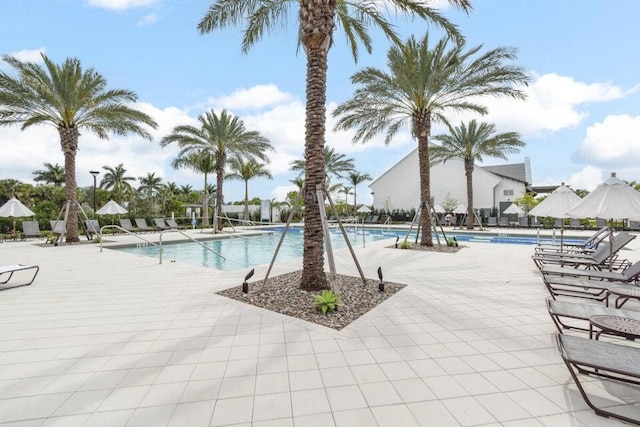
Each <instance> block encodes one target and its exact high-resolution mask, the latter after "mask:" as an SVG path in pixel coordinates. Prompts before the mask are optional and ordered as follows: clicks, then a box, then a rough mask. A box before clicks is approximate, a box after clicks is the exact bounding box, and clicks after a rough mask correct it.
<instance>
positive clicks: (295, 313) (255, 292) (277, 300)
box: [218, 271, 405, 330]
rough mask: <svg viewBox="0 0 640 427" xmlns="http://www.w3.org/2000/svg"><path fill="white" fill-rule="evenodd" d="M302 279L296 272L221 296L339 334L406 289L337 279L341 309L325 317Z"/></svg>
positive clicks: (358, 280)
mask: <svg viewBox="0 0 640 427" xmlns="http://www.w3.org/2000/svg"><path fill="white" fill-rule="evenodd" d="M301 277H302V274H301V272H300V271H296V272H293V273H287V274H283V275H281V276H276V277H273V278H269V280H268V281H267V283H266V285H264V286H263V285H262V281H259V282H253V283H250V284H249V293H247V294H244V293H242V286H236V287H233V288H230V289H225V290H224V291H220V292H218V294H219V295H222V296H225V297H227V298H233V299H235V300H238V301H242V302H245V303H247V304H252V305H255V306H258V307H261V308H264V309H267V310H271V311H275V312H277V313H281V314H285V315H287V316H291V317H296V318H298V319H302V320H306V321H308V322H313V323H316V324H318V325H322V326H327V327H329V328H333V329H338V330H340V329H342V328H344V327H345V326H347V325H349V324H350V323H351V322H353V321H355V320H356V319H358V318H359V317H360V316H362V315H363V314H365V313H367V312H368V311H369V310H372V309H374V308H375V307H377V306H378V304H380V303H382V302H383V301H385V300H387V299H388V298H390V297H392V296H393V295H394V294H395V293H396V292H398V291H400V290H401V289H402V288H404V287H405V285H402V284H399V283H390V282H385V283H384V292H380V291H379V290H378V281H377V280H373V279H367V280H366V282H367V285H366V286H365V285H364V284H363V283H362V279H360V277H352V276H344V275H337V279H338V280H337V288H338V290H337V292H336V293H337V294H339V295H340V300H339V303H340V304H341V305H340V306H339V307H338V310H336V311H334V312H332V313H327V314H326V315H324V314H322V312H321V311H320V310H319V309H318V308H317V307H316V306H314V305H313V298H314V296H315V295H319V294H320V292H307V291H303V290H301V289H300V287H299V286H300V281H301Z"/></svg>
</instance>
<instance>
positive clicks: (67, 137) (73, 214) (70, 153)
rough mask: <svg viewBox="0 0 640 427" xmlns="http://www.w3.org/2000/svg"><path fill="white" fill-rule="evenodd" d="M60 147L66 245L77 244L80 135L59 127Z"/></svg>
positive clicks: (74, 131) (76, 130)
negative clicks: (65, 202)
mask: <svg viewBox="0 0 640 427" xmlns="http://www.w3.org/2000/svg"><path fill="white" fill-rule="evenodd" d="M58 133H59V134H60V145H61V146H62V151H63V153H64V170H65V179H64V181H65V186H66V188H65V190H66V192H67V203H68V204H69V216H68V217H67V224H66V227H67V243H74V242H79V241H80V238H79V237H78V196H77V194H76V187H77V184H76V153H77V152H78V137H79V136H80V133H79V132H78V129H77V128H76V127H71V128H65V127H59V128H58Z"/></svg>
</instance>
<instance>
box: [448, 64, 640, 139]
mask: <svg viewBox="0 0 640 427" xmlns="http://www.w3.org/2000/svg"><path fill="white" fill-rule="evenodd" d="M637 89H638V87H637V86H636V87H634V88H632V89H630V90H627V91H625V90H623V89H622V88H620V87H618V86H615V85H612V84H611V83H584V82H579V81H575V80H574V79H573V78H571V77H567V76H560V75H558V74H544V75H542V76H540V77H538V78H537V79H535V80H534V81H533V82H532V83H531V84H530V85H529V86H528V87H525V88H523V91H524V92H525V93H526V94H527V99H526V100H525V101H521V100H516V99H511V98H494V97H491V98H487V99H484V100H481V101H480V102H481V103H482V104H483V105H485V106H486V107H487V108H488V110H489V114H488V115H486V116H484V117H481V118H479V120H482V121H486V122H490V123H495V124H496V126H497V127H498V129H499V131H501V132H507V131H516V132H519V133H520V134H521V135H522V136H523V137H525V138H527V137H539V136H541V135H544V134H547V133H553V132H557V131H559V130H562V129H566V128H571V127H576V126H578V125H579V124H580V123H582V122H583V121H584V120H585V119H586V118H587V117H588V115H589V114H588V112H587V111H586V109H585V108H584V107H585V106H586V105H587V104H590V103H596V102H608V101H613V100H616V99H620V98H624V97H626V96H628V95H630V94H631V93H634V92H635V91H636V90H637ZM473 117H476V118H477V115H472V114H461V115H456V114H451V115H450V120H451V121H452V123H453V124H458V123H459V122H460V121H467V120H469V119H471V118H473Z"/></svg>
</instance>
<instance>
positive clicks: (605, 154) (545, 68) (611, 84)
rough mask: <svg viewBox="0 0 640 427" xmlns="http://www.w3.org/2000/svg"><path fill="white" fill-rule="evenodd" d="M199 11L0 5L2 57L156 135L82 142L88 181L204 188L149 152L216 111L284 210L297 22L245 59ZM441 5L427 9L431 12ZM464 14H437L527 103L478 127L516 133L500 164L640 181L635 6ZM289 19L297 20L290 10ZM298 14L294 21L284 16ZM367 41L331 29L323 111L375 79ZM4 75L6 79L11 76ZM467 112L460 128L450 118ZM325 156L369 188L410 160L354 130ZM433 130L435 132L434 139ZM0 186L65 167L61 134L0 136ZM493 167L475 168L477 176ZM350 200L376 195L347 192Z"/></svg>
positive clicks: (419, 28)
mask: <svg viewBox="0 0 640 427" xmlns="http://www.w3.org/2000/svg"><path fill="white" fill-rule="evenodd" d="M210 3H211V2H210V1H209V0H28V1H10V0H4V1H2V2H1V3H0V4H1V6H2V11H3V25H2V26H0V54H3V55H4V54H9V55H14V56H18V57H20V58H21V59H23V60H33V61H36V60H39V52H41V51H44V52H46V54H47V55H48V56H49V57H51V58H52V59H53V60H54V61H56V62H61V61H63V60H64V59H65V58H67V57H77V58H79V59H80V60H81V62H82V64H83V66H84V67H93V68H95V69H96V70H97V71H98V72H99V73H101V74H102V75H103V76H105V77H106V78H107V81H108V83H109V87H110V88H126V89H130V90H133V91H135V92H136V93H137V94H138V96H139V102H140V105H139V108H141V109H143V110H144V111H146V112H147V113H149V114H151V115H152V116H153V117H154V118H155V119H156V121H158V123H159V124H160V127H159V128H158V129H157V130H156V131H154V132H153V135H154V138H155V141H154V142H148V141H143V140H140V139H139V138H137V137H133V136H130V137H124V138H123V137H112V138H111V139H110V140H109V141H103V140H99V139H97V138H96V137H95V136H93V135H91V134H88V133H87V134H84V135H82V136H81V140H80V150H79V152H78V157H77V179H78V184H79V185H81V186H88V185H91V184H92V182H93V181H92V177H91V176H90V174H89V170H93V169H98V170H101V167H102V166H103V165H109V166H116V165H117V164H119V163H123V165H124V167H125V168H126V169H127V170H128V171H129V173H130V175H132V176H135V177H139V176H143V175H145V174H146V173H147V172H155V173H156V174H157V175H159V176H161V177H162V178H163V179H164V180H165V181H175V182H176V183H177V184H179V185H183V184H191V185H193V187H194V188H196V189H201V188H202V177H201V176H199V175H197V174H194V173H192V172H189V171H184V170H178V171H176V170H174V169H172V168H171V167H170V162H171V160H172V159H173V158H174V157H175V154H176V152H177V150H176V149H175V148H164V149H162V148H160V147H159V145H158V143H157V141H158V140H159V139H160V138H162V136H164V135H166V134H168V133H169V132H170V131H171V129H173V127H174V126H176V125H180V124H185V123H194V120H195V118H196V117H197V116H198V115H199V114H202V113H203V112H204V111H207V110H209V109H211V108H213V109H215V110H217V111H219V110H221V109H222V108H226V109H227V110H229V111H231V112H232V113H234V114H236V115H238V116H240V117H241V118H242V119H243V120H244V122H245V124H246V125H247V127H248V128H249V129H251V130H258V131H260V132H261V133H262V134H263V135H265V136H266V137H268V138H269V139H270V140H271V142H272V144H273V145H274V146H275V147H276V152H275V153H274V154H273V155H272V156H271V157H272V159H271V160H272V161H271V164H270V166H269V168H270V170H271V172H272V174H273V177H274V179H273V180H272V181H268V180H264V179H257V180H254V181H251V182H250V183H249V191H250V197H260V198H267V199H271V198H276V199H280V200H281V199H282V198H283V196H284V194H286V192H287V191H290V190H292V189H293V187H292V186H291V183H290V182H289V180H290V179H293V178H295V174H293V173H291V172H288V166H289V163H290V162H291V161H292V160H295V159H299V158H302V157H303V147H304V87H305V57H304V54H303V53H302V52H300V53H297V52H296V26H295V24H292V25H290V26H289V27H288V28H286V29H282V30H280V31H278V32H277V33H274V34H270V35H267V36H266V37H265V38H264V39H263V40H262V41H261V42H259V43H258V44H256V45H255V46H254V47H253V48H252V50H251V51H250V52H249V53H248V54H242V52H241V49H240V41H241V37H240V31H241V28H240V27H238V28H233V29H227V30H222V31H217V32H214V33H211V34H208V35H200V34H199V33H198V31H197V28H196V26H197V23H198V21H199V20H200V19H201V18H202V16H203V15H204V13H205V12H206V10H207V7H208V6H209V4H210ZM440 3H444V2H443V1H442V0H437V1H436V2H435V3H434V4H435V5H438V4H440ZM473 6H474V10H473V11H472V12H471V14H470V15H469V16H465V15H463V14H461V13H459V12H457V11H455V10H453V9H447V8H444V13H445V14H446V15H447V16H448V17H449V18H450V19H451V20H452V21H453V22H454V23H456V24H457V25H458V26H459V28H460V29H461V31H462V32H463V34H464V35H465V37H466V38H467V41H468V44H469V45H470V46H475V45H478V44H483V45H484V47H485V49H491V48H495V47H498V46H513V47H516V48H517V49H518V50H519V60H518V62H517V63H518V64H519V65H520V66H522V67H523V68H524V69H525V70H527V72H528V73H529V74H530V75H531V78H532V81H531V84H530V86H529V88H527V93H528V94H529V98H528V100H527V101H525V102H522V101H519V102H516V101H509V100H490V101H488V102H487V105H488V107H489V110H490V113H489V115H488V116H485V117H484V118H483V119H482V120H485V121H488V122H493V123H496V125H497V128H498V130H499V131H500V132H507V131H517V132H520V134H521V135H522V137H523V139H524V141H525V142H526V143H527V146H526V148H524V149H523V150H522V151H521V152H520V153H519V154H515V155H512V156H511V157H510V159H509V160H510V161H512V162H522V161H523V160H524V157H525V156H527V157H530V159H531V165H532V175H533V183H534V185H547V184H559V183H560V182H562V181H564V182H567V183H569V184H571V185H572V186H573V187H574V188H585V189H593V188H594V187H595V186H596V185H597V184H598V183H600V182H601V181H602V180H604V179H605V178H606V177H607V176H609V174H610V172H612V171H616V172H617V173H618V176H619V177H620V178H622V179H625V180H629V181H631V180H636V181H640V93H639V92H640V91H639V89H640V75H639V74H638V70H640V63H639V62H640V60H639V59H638V56H637V43H638V40H640V27H639V26H638V25H637V22H636V20H637V17H638V16H640V2H638V1H635V0H618V1H616V2H610V1H606V0H591V1H589V2H584V1H582V0H536V1H531V0H474V1H473ZM295 13H297V9H296V10H295V12H294V15H295ZM293 17H294V18H295V16H293ZM392 19H393V20H394V21H393V22H395V23H396V25H397V26H398V31H399V32H400V34H401V35H402V36H403V38H406V37H407V36H409V35H411V34H414V35H416V36H418V37H421V36H422V35H423V34H424V32H425V31H427V30H429V31H430V33H431V34H432V36H433V37H434V38H435V37H439V36H440V35H441V33H440V32H439V31H438V30H437V29H436V28H429V27H427V26H426V25H425V24H423V23H415V22H408V21H406V20H404V19H402V17H393V18H392ZM373 36H374V52H373V53H372V54H371V55H368V54H366V52H364V51H363V52H362V54H361V57H360V60H359V62H358V63H357V64H355V63H354V61H353V59H352V57H351V55H350V53H349V51H348V49H347V48H346V43H345V40H344V38H343V37H342V36H341V34H340V33H337V34H336V36H335V43H334V46H333V48H332V50H331V52H330V56H329V75H328V91H327V102H328V109H329V110H331V109H332V108H334V107H335V105H336V104H338V103H341V102H343V101H345V100H346V99H347V98H348V97H350V96H351V95H352V93H353V90H354V87H353V86H352V85H351V84H350V80H349V78H350V76H351V75H352V74H353V73H354V72H356V71H357V70H359V69H361V68H362V67H365V66H375V67H379V68H386V52H387V49H388V47H389V44H388V42H387V41H386V39H385V38H384V37H382V36H381V35H380V34H376V33H374V34H373ZM0 68H1V69H2V70H3V71H8V68H7V66H6V64H4V63H2V62H0ZM468 118H471V117H470V116H464V117H456V118H453V119H454V121H459V120H460V119H465V120H466V119H468ZM327 128H328V134H327V144H328V145H329V146H331V147H334V148H335V149H336V151H338V152H339V153H342V154H345V155H347V156H348V157H353V158H354V159H355V164H356V169H357V170H358V171H360V172H366V173H369V174H370V175H372V176H373V177H374V178H375V177H377V176H379V175H381V174H382V173H383V172H384V171H385V170H387V169H388V168H389V167H391V166H392V165H393V164H395V163H396V162H397V161H398V160H400V159H401V158H402V157H404V156H405V155H406V154H408V153H409V152H410V151H411V150H412V149H413V148H414V147H415V142H414V141H413V140H412V139H411V138H410V136H409V134H408V132H403V133H401V134H400V135H398V137H397V138H396V139H395V140H394V141H393V142H392V143H391V144H390V145H389V146H385V145H384V144H383V142H382V140H383V138H382V137H380V138H378V139H376V140H373V141H371V142H369V143H367V144H366V145H362V144H358V145H354V144H352V143H351V136H352V133H349V132H340V133H334V132H332V131H331V128H332V120H330V121H329V124H328V126H327ZM443 131H444V129H443V128H442V126H436V127H435V128H434V133H440V132H443ZM0 144H1V146H2V156H0V179H4V178H17V179H21V180H24V181H31V179H32V172H33V171H34V170H37V169H40V168H42V164H43V163H44V162H52V163H56V162H58V163H59V164H63V162H64V159H63V155H62V152H61V150H60V145H59V140H58V135H57V132H56V131H55V130H54V129H52V128H49V127H40V128H32V129H30V130H28V131H24V132H21V131H20V130H19V129H17V128H15V127H12V128H8V127H4V128H0ZM496 163H501V161H500V160H496V159H491V158H488V159H485V164H496ZM224 188H225V201H234V200H240V199H242V198H243V197H244V195H243V191H244V189H243V185H242V184H241V183H239V182H226V183H225V186H224ZM358 199H359V201H360V202H368V201H370V199H371V197H370V195H369V190H368V188H367V187H366V184H362V185H361V186H359V187H358Z"/></svg>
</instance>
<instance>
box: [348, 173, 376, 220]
mask: <svg viewBox="0 0 640 427" xmlns="http://www.w3.org/2000/svg"><path fill="white" fill-rule="evenodd" d="M372 179H373V178H371V175H369V174H368V173H360V172H358V171H355V170H354V171H350V172H349V173H347V182H348V183H349V184H351V185H353V211H354V212H355V211H356V209H358V202H357V199H356V198H357V194H358V184H362V183H363V182H365V181H371V180H372Z"/></svg>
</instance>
